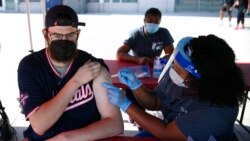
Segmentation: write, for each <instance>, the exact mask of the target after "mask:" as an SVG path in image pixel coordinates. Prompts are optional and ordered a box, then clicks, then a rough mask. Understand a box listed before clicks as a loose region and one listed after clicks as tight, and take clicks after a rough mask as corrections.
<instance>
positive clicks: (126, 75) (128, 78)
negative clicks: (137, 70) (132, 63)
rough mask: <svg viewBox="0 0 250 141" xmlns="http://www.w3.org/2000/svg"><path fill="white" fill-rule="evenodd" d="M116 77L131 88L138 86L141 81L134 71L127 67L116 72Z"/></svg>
mask: <svg viewBox="0 0 250 141" xmlns="http://www.w3.org/2000/svg"><path fill="white" fill-rule="evenodd" d="M118 77H119V80H120V82H121V83H123V84H125V85H127V86H128V87H129V88H130V89H131V90H135V89H137V88H139V87H140V86H141V85H142V83H141V81H140V80H139V79H138V78H137V77H136V76H135V74H134V72H133V71H131V70H129V69H121V70H120V71H119V72H118Z"/></svg>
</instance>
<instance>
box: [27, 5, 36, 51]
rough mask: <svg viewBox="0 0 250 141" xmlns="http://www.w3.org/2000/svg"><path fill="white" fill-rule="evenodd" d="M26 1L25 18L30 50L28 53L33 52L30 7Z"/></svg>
mask: <svg viewBox="0 0 250 141" xmlns="http://www.w3.org/2000/svg"><path fill="white" fill-rule="evenodd" d="M25 1H26V13H27V18H28V28H29V37H30V48H31V50H30V51H29V52H33V51H34V50H33V44H32V35H31V27H30V5H29V3H30V2H29V0H25Z"/></svg>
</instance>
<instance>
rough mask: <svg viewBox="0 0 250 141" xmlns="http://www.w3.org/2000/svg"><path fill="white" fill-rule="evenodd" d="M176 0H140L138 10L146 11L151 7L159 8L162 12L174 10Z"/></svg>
mask: <svg viewBox="0 0 250 141" xmlns="http://www.w3.org/2000/svg"><path fill="white" fill-rule="evenodd" d="M174 3H175V0H138V11H139V12H145V11H146V10H147V9H149V8H150V7H156V8H158V9H159V10H160V11H161V12H162V13H166V12H173V11H174Z"/></svg>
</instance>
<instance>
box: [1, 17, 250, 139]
mask: <svg viewBox="0 0 250 141" xmlns="http://www.w3.org/2000/svg"><path fill="white" fill-rule="evenodd" d="M217 16H218V13H185V14H180V13H179V14H173V13H172V14H171V13H170V14H164V15H163V17H162V22H161V26H162V27H167V28H168V29H169V31H170V33H171V34H172V36H173V37H174V40H175V43H174V44H175V45H176V44H177V42H178V41H179V39H181V38H182V37H184V36H198V35H208V34H215V35H217V36H219V37H221V38H223V39H225V40H226V41H227V42H228V43H229V45H230V46H231V47H232V48H233V50H234V51H235V54H236V57H237V61H242V62H250V55H249V54H250V40H249V37H250V19H249V17H246V19H245V27H246V28H245V29H240V30H235V29H234V27H235V24H236V18H235V16H236V14H234V15H233V16H234V17H233V19H232V22H231V26H229V23H228V22H227V21H228V18H227V17H226V18H225V19H224V23H223V25H222V24H221V22H220V20H219V18H218V17H217ZM30 19H31V28H32V31H31V35H32V45H33V46H32V48H31V46H30V38H29V30H28V22H27V16H26V14H15V13H0V44H1V48H0V49H1V50H0V66H1V69H0V78H1V79H0V99H1V101H2V103H3V105H4V106H5V107H6V112H7V114H8V116H9V118H10V122H11V124H12V126H14V127H15V129H16V130H17V136H18V139H19V140H20V137H22V133H21V132H22V130H23V129H25V128H26V127H27V126H28V123H27V122H26V121H25V120H24V117H23V115H22V114H20V108H19V104H18V102H17V98H18V97H19V91H18V86H17V67H18V63H19V61H20V60H21V58H23V57H24V56H25V55H27V54H29V50H30V49H33V50H34V51H38V50H40V49H42V48H44V46H45V44H44V39H43V35H42V31H41V30H42V29H43V17H42V15H41V14H31V16H30ZM79 20H80V21H84V22H86V27H81V28H80V29H81V35H80V37H79V42H78V48H80V49H83V50H86V51H88V52H90V53H91V54H93V55H94V56H96V57H100V58H104V59H115V52H116V50H117V48H118V47H119V46H120V45H122V43H123V40H124V39H125V38H127V37H128V33H129V31H130V30H132V29H133V28H136V27H139V26H141V25H143V15H142V14H130V15H125V14H107V13H106V14H81V15H79ZM249 103H250V102H249V101H248V103H247V108H246V113H245V117H244V124H246V125H247V126H248V127H249V126H250V109H249V108H250V106H249ZM123 115H124V124H125V129H126V132H125V134H126V135H134V134H135V133H136V132H137V128H136V127H135V126H133V125H132V124H130V123H128V122H127V121H128V120H127V116H126V114H123ZM235 131H236V134H237V136H238V138H239V139H240V141H247V140H248V141H249V140H250V135H249V134H248V133H246V132H245V130H243V129H242V128H241V127H240V126H239V125H238V123H237V122H236V124H235Z"/></svg>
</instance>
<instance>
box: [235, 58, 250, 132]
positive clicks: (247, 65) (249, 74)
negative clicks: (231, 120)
mask: <svg viewBox="0 0 250 141" xmlns="http://www.w3.org/2000/svg"><path fill="white" fill-rule="evenodd" d="M236 63H237V65H238V66H239V67H240V68H241V70H242V72H243V74H244V78H245V84H246V86H245V91H244V93H245V95H246V98H245V99H244V102H243V106H242V109H241V114H240V119H237V121H238V122H239V124H240V125H241V126H242V127H243V128H244V129H245V130H246V131H247V132H248V133H249V134H250V130H249V129H248V128H247V127H246V126H245V125H244V124H243V118H244V114H245V109H246V104H247V101H248V100H250V98H249V96H248V93H249V91H250V62H236Z"/></svg>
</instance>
